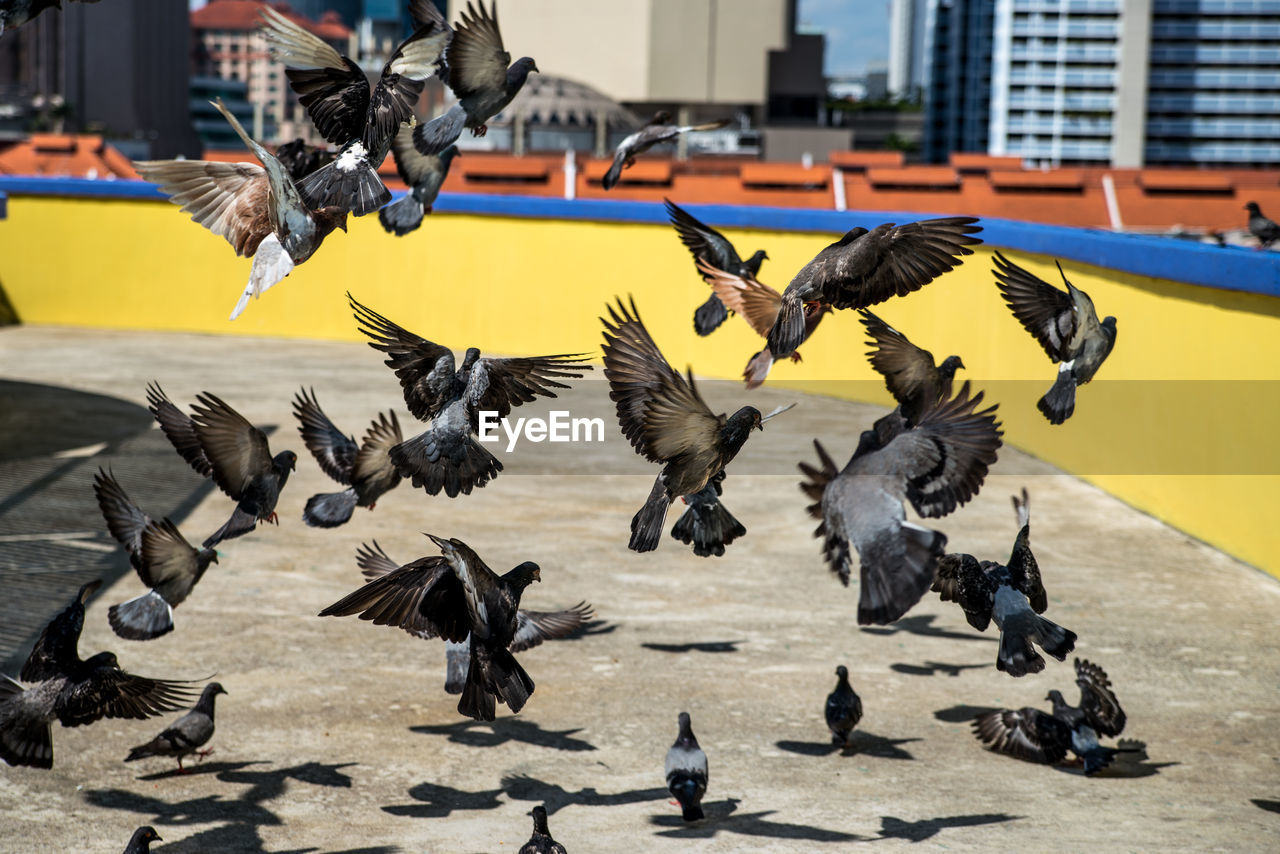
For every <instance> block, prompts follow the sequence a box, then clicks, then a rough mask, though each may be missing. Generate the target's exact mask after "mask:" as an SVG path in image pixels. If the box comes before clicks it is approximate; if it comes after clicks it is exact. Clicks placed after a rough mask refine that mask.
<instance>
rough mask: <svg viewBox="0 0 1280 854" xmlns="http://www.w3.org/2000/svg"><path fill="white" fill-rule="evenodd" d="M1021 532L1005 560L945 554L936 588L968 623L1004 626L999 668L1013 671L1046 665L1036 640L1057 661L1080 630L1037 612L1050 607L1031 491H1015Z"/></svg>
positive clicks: (1036, 670) (1070, 647)
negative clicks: (1036, 550) (1034, 543)
mask: <svg viewBox="0 0 1280 854" xmlns="http://www.w3.org/2000/svg"><path fill="white" fill-rule="evenodd" d="M1013 508H1014V512H1015V513H1016V514H1017V516H1018V525H1019V526H1020V528H1021V530H1019V531H1018V538H1017V540H1015V541H1014V544H1013V553H1012V554H1010V555H1009V563H1008V565H1007V566H1001V565H1000V564H998V563H995V562H994V561H989V560H984V561H981V562H979V561H978V559H977V558H975V557H973V556H972V555H967V554H949V555H944V556H943V557H942V558H941V559H940V560H939V561H938V574H937V578H936V579H935V580H934V582H933V590H934V592H936V593H940V594H942V601H943V602H956V603H957V604H959V605H960V607H961V608H962V609H963V610H964V615H965V618H966V619H967V620H968V621H969V625H971V626H973V627H974V628H975V629H977V630H978V631H980V632H982V631H986V629H987V625H988V624H989V623H990V622H991V620H993V619H994V620H995V622H996V626H997V627H999V629H1000V650H999V652H998V653H997V658H996V669H997V670H1002V671H1004V672H1006V673H1008V674H1009V675H1010V676H1025V675H1027V674H1028V673H1039V672H1040V671H1042V670H1044V659H1043V658H1041V657H1040V655H1039V654H1038V653H1037V652H1036V651H1035V648H1034V647H1033V646H1032V643H1033V642H1034V643H1035V644H1038V645H1039V646H1040V648H1041V649H1043V650H1044V651H1045V652H1047V653H1048V654H1049V655H1052V656H1053V657H1054V658H1056V659H1058V660H1059V661H1065V660H1066V658H1067V653H1069V652H1071V650H1073V649H1075V647H1076V633H1075V632H1073V631H1070V630H1069V629H1064V628H1063V627H1062V626H1059V625H1058V624H1057V623H1054V622H1052V621H1050V620H1047V619H1045V618H1044V617H1041V616H1038V615H1039V614H1043V613H1044V612H1045V610H1047V609H1048V607H1049V598H1048V596H1047V595H1046V593H1045V590H1044V584H1043V583H1042V582H1041V580H1040V567H1039V565H1038V564H1037V563H1036V558H1035V555H1034V554H1032V552H1031V505H1030V499H1029V498H1028V497H1027V491H1026V490H1025V489H1024V490H1023V491H1022V496H1021V498H1019V497H1018V496H1016V495H1015V496H1014V497H1013Z"/></svg>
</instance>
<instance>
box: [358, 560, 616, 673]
mask: <svg viewBox="0 0 1280 854" xmlns="http://www.w3.org/2000/svg"><path fill="white" fill-rule="evenodd" d="M356 564H357V565H358V566H359V567H360V571H361V573H362V574H363V575H364V577H365V578H366V579H368V580H370V581H372V580H373V579H375V578H382V577H383V576H384V575H388V574H389V573H392V572H395V571H396V570H397V569H399V568H400V565H399V564H398V563H396V562H395V561H394V560H392V559H391V558H390V557H389V556H388V555H387V553H386V552H385V551H383V550H382V546H380V545H378V541H377V540H374V541H373V544H372V545H369V544H367V543H362V544H361V545H360V548H358V549H356ZM592 616H593V614H592V610H591V606H590V605H588V604H587V603H586V602H579V603H578V604H577V605H574V606H573V607H572V608H566V609H565V610H563V611H528V610H525V609H524V608H521V609H520V610H519V611H517V612H516V633H515V635H514V636H513V637H512V639H511V646H510V647H508V649H509V650H510V651H511V652H513V653H516V652H523V651H524V650H526V649H532V648H533V647H535V646H538V645H539V644H541V643H542V642H543V641H547V640H558V639H560V638H566V637H569V636H570V635H572V634H574V633H575V632H577V631H578V630H579V629H581V628H582V627H583V626H585V625H586V624H587V621H588V620H590V619H591V617H592ZM405 631H407V632H409V634H411V635H414V636H415V637H420V638H422V639H423V640H430V639H432V638H433V637H435V633H434V632H432V631H431V630H430V629H426V628H423V627H421V626H418V625H416V624H415V625H414V626H413V627H406V628H405ZM444 647H445V682H444V690H445V692H446V693H449V694H461V693H462V689H463V687H464V686H465V685H466V681H467V673H468V672H469V671H470V669H471V638H470V635H468V636H467V637H466V638H464V639H463V640H461V641H456V642H455V641H449V640H447V641H445V644H444Z"/></svg>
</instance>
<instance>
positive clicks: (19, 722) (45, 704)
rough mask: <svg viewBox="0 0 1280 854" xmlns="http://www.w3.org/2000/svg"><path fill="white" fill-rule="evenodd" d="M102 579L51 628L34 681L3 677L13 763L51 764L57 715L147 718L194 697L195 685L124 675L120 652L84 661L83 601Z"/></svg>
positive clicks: (31, 660) (2, 725)
mask: <svg viewBox="0 0 1280 854" xmlns="http://www.w3.org/2000/svg"><path fill="white" fill-rule="evenodd" d="M101 584H102V580H101V579H96V580H94V581H90V582H89V583H87V584H85V585H84V586H82V587H81V588H80V591H79V592H78V593H77V594H76V596H75V598H74V599H72V600H71V603H70V604H69V605H68V606H67V607H66V609H65V610H63V611H62V613H60V614H58V616H56V617H54V618H53V619H52V620H51V621H50V622H49V624H48V625H47V626H45V629H44V631H43V632H42V633H41V635H40V638H39V640H37V641H36V645H35V647H34V648H33V649H32V650H31V655H30V656H29V657H28V658H27V662H26V664H24V665H23V666H22V673H21V674H20V678H21V679H22V681H23V682H26V683H29V684H31V687H29V688H25V689H24V688H23V687H22V685H21V684H19V683H18V682H17V681H15V680H13V679H11V678H9V677H8V676H0V759H4V761H5V762H8V763H9V764H10V765H27V766H30V767H32V768H52V767H53V733H52V731H51V729H50V724H52V723H53V722H54V721H55V720H56V721H58V722H59V723H61V724H62V725H63V726H65V727H73V726H85V725H88V724H91V723H93V722H94V721H97V720H99V719H101V718H134V719H137V720H143V719H145V718H151V717H155V716H156V715H161V714H164V713H165V712H176V711H178V710H180V709H182V708H183V707H184V706H185V705H186V704H188V703H190V702H191V698H192V695H191V687H190V686H191V684H192V683H190V682H170V681H166V680H161V679H147V678H145V677H143V676H134V675H133V674H130V673H125V672H124V671H123V670H121V669H120V665H119V664H118V663H117V661H116V656H115V653H113V652H100V653H98V654H97V655H95V656H93V657H92V658H90V659H89V660H88V661H82V660H81V658H80V653H79V651H78V650H77V646H78V645H79V641H80V631H81V629H83V628H84V603H85V600H87V599H88V598H89V596H90V595H91V594H92V593H93V592H94V591H95V590H97V589H98V587H99V586H100V585H101Z"/></svg>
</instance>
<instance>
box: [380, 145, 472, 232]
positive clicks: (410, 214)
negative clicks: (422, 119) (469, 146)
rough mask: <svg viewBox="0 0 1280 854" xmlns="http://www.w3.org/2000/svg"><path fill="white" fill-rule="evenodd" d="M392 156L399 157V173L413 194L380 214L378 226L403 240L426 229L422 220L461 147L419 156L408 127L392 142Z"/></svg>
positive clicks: (393, 203) (410, 193) (397, 161)
mask: <svg viewBox="0 0 1280 854" xmlns="http://www.w3.org/2000/svg"><path fill="white" fill-rule="evenodd" d="M391 153H392V154H393V155H395V159H396V172H398V173H399V174H400V180H401V181H404V182H405V183H406V184H408V185H409V192H407V193H405V195H404V198H402V199H400V200H399V201H398V202H392V203H391V204H389V205H387V206H386V207H384V208H383V209H382V210H380V211H378V222H380V223H382V227H383V228H384V229H386V230H387V232H388V233H389V234H394V235H396V236H397V237H403V236H405V235H406V234H408V233H409V232H411V231H414V230H416V229H417V228H418V226H420V225H422V218H423V217H424V216H425V215H426V214H429V213H431V206H432V205H434V204H435V202H436V197H437V196H438V195H440V187H441V185H443V184H444V179H445V178H447V177H448V176H449V167H450V166H451V165H452V164H453V158H455V157H457V156H458V146H456V145H451V146H449V147H448V148H446V149H445V150H444V151H442V152H440V153H439V154H419V153H418V150H417V149H416V148H414V147H413V128H411V127H410V126H409V125H405V126H404V127H402V128H400V132H399V133H397V134H396V138H395V139H394V140H392V142H391Z"/></svg>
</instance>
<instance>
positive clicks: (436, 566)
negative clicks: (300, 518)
mask: <svg viewBox="0 0 1280 854" xmlns="http://www.w3.org/2000/svg"><path fill="white" fill-rule="evenodd" d="M375 546H376V544H375ZM365 548H366V549H368V547H367V546H366V547H365ZM365 554H369V552H365ZM358 556H359V553H358ZM371 557H372V560H369V559H366V560H364V561H362V562H361V564H360V565H361V566H362V567H365V568H366V569H365V575H366V576H369V574H370V572H369V569H368V568H367V567H368V566H369V565H372V566H374V567H375V568H379V569H380V568H382V561H381V559H384V558H386V554H385V553H383V552H382V550H381V549H378V555H371ZM388 560H389V559H388ZM375 571H376V570H375ZM352 614H359V615H360V619H362V620H369V621H370V622H372V623H373V624H374V625H375V626H394V627H396V628H400V629H404V630H405V631H408V632H411V633H413V634H415V635H418V636H419V637H442V638H444V639H445V640H451V641H463V640H466V638H467V633H468V632H469V631H470V630H471V625H470V621H469V620H468V619H467V605H466V601H465V600H464V594H463V589H462V584H461V583H460V582H459V581H458V579H457V577H455V576H454V574H453V572H452V570H451V569H450V567H449V564H448V562H447V561H446V560H445V559H444V558H443V557H441V556H440V555H432V556H430V557H424V558H419V559H418V560H415V561H414V562H413V563H408V564H405V565H404V566H401V567H397V568H395V569H393V570H391V571H389V572H387V573H385V574H383V575H380V576H377V577H374V578H373V580H372V581H370V582H369V583H368V584H366V585H364V586H363V587H361V588H360V589H358V590H355V591H353V592H352V593H349V594H348V595H346V596H344V597H343V598H342V599H339V600H338V601H337V602H335V603H333V604H332V605H330V606H329V607H327V608H325V609H324V610H323V611H321V612H320V616H322V617H347V616H350V615H352Z"/></svg>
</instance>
